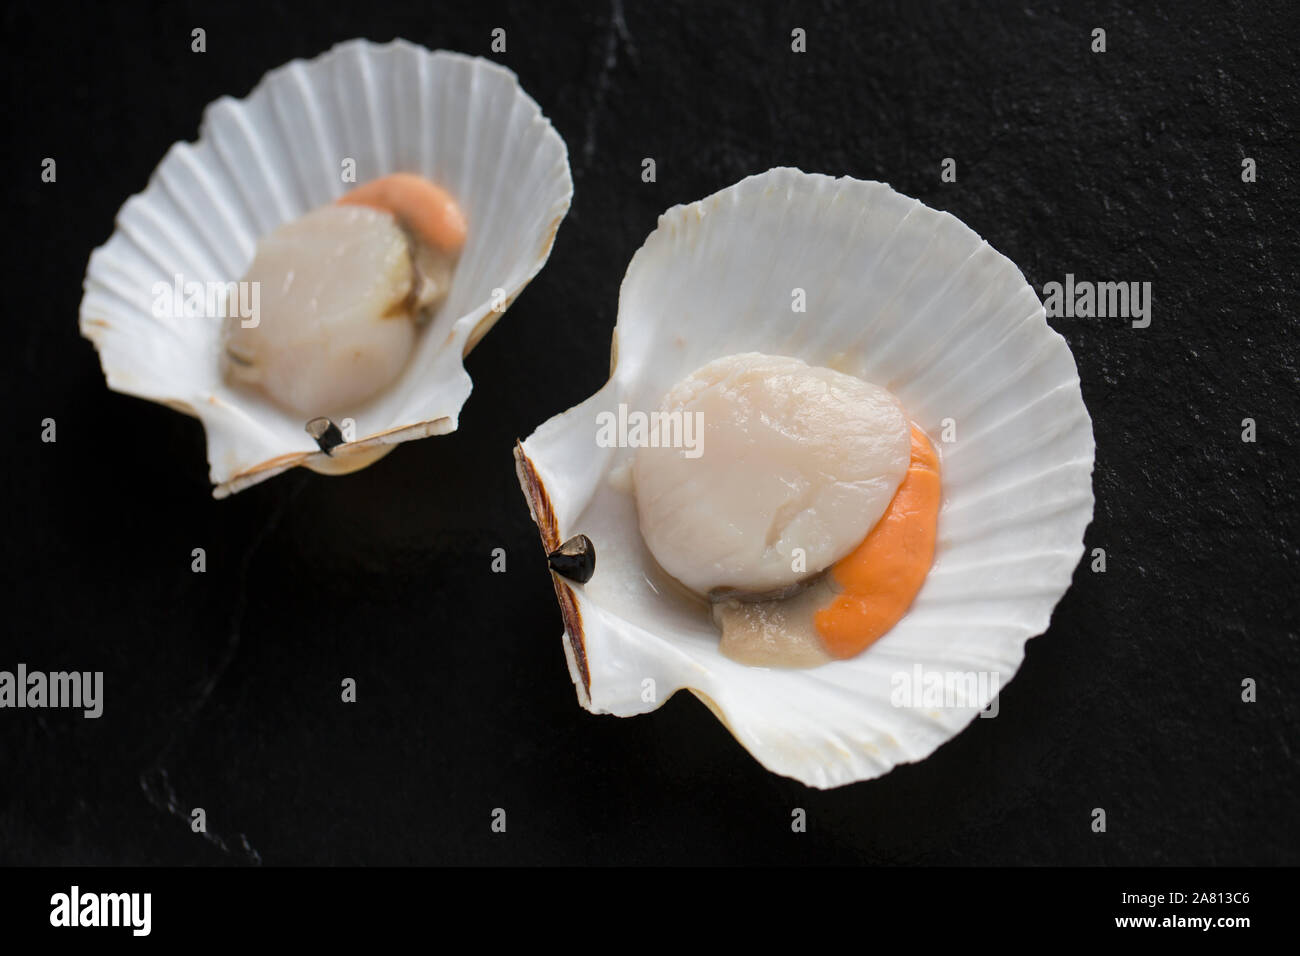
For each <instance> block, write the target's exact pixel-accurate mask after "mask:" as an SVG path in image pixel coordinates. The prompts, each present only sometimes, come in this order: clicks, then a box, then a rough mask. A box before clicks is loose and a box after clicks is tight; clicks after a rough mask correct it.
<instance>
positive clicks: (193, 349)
mask: <svg viewBox="0 0 1300 956" xmlns="http://www.w3.org/2000/svg"><path fill="white" fill-rule="evenodd" d="M393 173H411V174H415V175H417V176H420V177H423V178H424V179H426V180H428V181H429V182H432V183H434V184H437V185H438V186H440V187H442V188H443V189H445V190H446V191H447V193H449V194H450V195H451V197H453V198H454V200H455V202H456V203H457V204H458V205H459V207H460V209H461V210H462V211H463V214H464V217H465V220H466V222H467V223H468V228H467V233H466V237H465V243H464V247H463V249H461V250H460V251H459V255H458V258H456V259H455V261H454V271H453V272H451V274H450V276H445V275H443V276H439V275H438V274H437V270H436V269H435V268H426V269H425V270H424V271H423V273H422V275H421V276H419V278H420V279H421V281H422V282H424V283H425V285H423V286H422V287H423V288H425V289H426V290H427V288H428V286H427V283H428V282H433V283H434V284H435V285H437V284H438V283H439V282H441V283H442V284H443V285H444V286H445V287H443V288H440V289H437V290H436V296H435V297H434V298H430V299H429V300H427V301H426V302H425V305H427V306H430V307H429V308H427V309H426V310H425V311H424V312H423V313H422V314H419V315H418V316H413V317H412V318H414V319H415V320H416V325H415V326H414V327H401V326H398V325H393V326H390V327H382V326H379V325H371V326H365V328H364V329H363V331H365V332H366V334H364V335H362V336H361V338H359V339H353V340H349V341H348V342H347V343H345V344H347V345H348V346H349V347H353V346H355V347H358V348H360V349H361V351H362V352H363V353H366V354H367V355H368V356H369V357H370V358H371V359H373V360H374V361H375V362H376V363H378V364H379V365H381V366H382V368H379V369H378V370H377V371H375V372H374V374H373V381H369V382H359V383H354V384H356V385H357V387H356V388H354V389H351V390H348V389H342V390H341V391H340V392H329V391H326V392H324V393H321V392H319V391H317V390H315V389H314V387H311V385H310V383H308V385H304V386H303V387H302V388H300V389H297V390H294V389H289V388H287V387H285V388H277V387H276V385H275V384H274V383H273V384H272V385H271V387H270V388H269V389H268V387H267V381H266V379H265V377H264V374H265V373H266V372H267V368H268V367H269V366H271V365H274V364H275V362H272V361H266V362H264V363H263V365H264V367H257V365H258V363H257V362H256V361H255V360H254V358H256V357H250V355H249V354H248V352H247V350H248V349H250V348H253V347H254V345H256V344H257V343H255V342H254V343H253V344H250V342H251V341H252V340H244V339H243V338H242V337H240V336H239V335H238V334H236V336H235V338H234V341H233V345H234V349H233V351H230V352H228V351H227V349H226V346H227V345H228V344H232V341H231V339H230V337H229V335H228V329H227V328H226V325H227V322H226V313H228V312H233V311H234V308H235V306H236V304H238V305H240V306H243V305H248V304H249V301H248V300H250V299H251V298H252V297H251V296H249V297H247V299H241V298H240V294H241V293H242V291H243V289H242V287H238V288H237V289H236V291H235V293H234V294H229V293H226V292H225V291H224V290H227V289H228V288H231V287H232V286H231V285H228V284H235V283H237V282H238V280H240V278H241V277H243V276H245V274H246V273H247V272H248V269H249V265H250V263H252V262H253V259H254V253H255V251H256V250H257V247H258V242H259V240H261V239H263V238H265V237H268V236H270V235H271V234H272V233H273V232H275V231H276V230H277V229H279V228H281V227H284V226H285V225H286V224H289V223H293V222H294V221H295V220H299V219H300V218H301V217H304V216H306V215H308V214H311V213H313V212H314V211H319V210H322V209H330V208H332V207H331V204H333V203H334V202H335V201H336V200H338V199H339V198H340V197H342V196H343V195H344V194H345V193H346V192H348V191H349V190H351V189H353V188H355V187H357V186H363V185H364V184H366V183H368V182H372V181H375V180H379V179H380V178H381V177H385V176H388V175H389V174H393ZM572 195H573V184H572V178H571V176H570V172H569V165H568V152H567V150H566V148H565V145H564V141H563V140H562V139H561V138H560V136H559V134H558V133H557V132H556V131H555V129H554V128H553V127H552V126H551V124H550V123H549V122H548V121H547V120H546V118H545V117H544V116H543V115H542V112H541V109H540V108H539V107H538V105H537V103H535V102H534V101H533V100H532V99H531V98H530V97H529V96H528V95H527V94H526V93H525V92H524V91H523V90H522V89H521V88H520V86H519V83H518V80H517V79H516V78H515V75H514V74H513V73H511V72H510V71H509V70H507V69H505V68H504V67H501V66H499V65H497V64H494V63H491V62H489V61H487V60H483V59H480V58H476V57H469V56H464V55H462V54H458V53H449V52H445V51H438V52H431V51H429V50H426V49H424V48H423V47H420V46H417V45H415V44H412V43H408V42H405V41H400V40H395V41H393V42H391V43H387V44H374V43H369V42H367V41H362V40H354V41H349V42H347V43H343V44H340V45H338V46H336V47H334V48H333V49H332V50H330V51H329V52H327V53H325V54H323V55H321V56H319V57H316V58H315V59H313V60H306V61H303V60H295V61H293V62H291V63H288V64H286V65H284V66H282V67H280V68H278V69H276V70H273V71H272V72H270V73H268V74H267V75H266V77H265V78H263V80H262V81H261V82H260V83H259V84H258V85H257V87H256V88H255V89H254V90H253V91H252V93H250V94H249V95H248V97H246V98H245V99H242V100H235V99H231V98H229V97H223V98H221V99H219V100H217V101H216V102H214V103H213V104H211V105H210V106H209V107H208V109H207V110H206V111H205V113H204V117H203V123H202V126H201V128H200V132H199V139H198V141H197V142H195V143H177V144H175V145H174V146H172V148H171V149H170V150H169V151H168V152H167V155H166V156H165V157H164V158H163V160H162V162H161V163H160V164H159V166H158V168H157V169H156V170H155V171H154V173H153V176H152V177H151V178H150V181H149V185H148V186H147V187H146V189H145V190H144V192H142V193H140V194H139V195H136V196H132V197H131V198H130V199H128V200H127V201H126V203H125V205H123V206H122V208H121V210H120V211H119V212H118V215H117V223H116V226H117V228H116V231H115V232H114V233H113V235H112V237H111V238H110V239H109V240H108V242H107V243H105V244H104V245H103V246H101V247H100V248H98V249H96V250H95V251H94V253H93V254H92V255H91V257H90V263H89V265H88V267H87V270H86V279H85V294H84V297H83V299H82V302H81V316H80V326H81V332H82V334H83V335H84V336H86V337H87V338H89V339H90V340H91V341H92V342H94V344H95V347H96V349H97V350H98V352H99V357H100V363H101V365H102V366H103V370H104V376H105V379H106V380H107V382H108V385H109V387H110V388H112V389H114V390H116V391H120V392H125V393H128V394H131V395H137V396H140V397H142V398H147V399H150V400H152V401H156V402H161V403H163V404H166V405H169V406H171V407H173V408H175V409H177V410H179V411H182V412H185V413H186V414H189V415H193V416H195V417H197V418H199V419H200V420H201V421H202V422H203V426H204V430H205V432H206V436H207V447H208V463H209V471H210V477H211V480H212V483H213V485H214V486H215V487H214V490H213V494H214V495H215V496H216V497H224V496H226V495H228V494H232V493H234V492H237V491H240V490H242V489H244V488H247V487H249V486H250V485H252V484H255V483H257V482H259V481H262V480H265V479H266V478H269V477H271V476H273V475H276V474H279V473H280V472H283V471H285V470H286V469H288V468H291V467H294V466H296V465H303V466H306V467H308V468H311V469H313V470H315V471H320V472H324V473H330V474H338V473H345V472H348V471H354V470H356V469H357V468H361V467H365V466H366V465H368V464H370V463H371V462H373V461H375V460H376V459H378V458H379V457H381V456H383V455H384V454H386V453H387V452H388V451H391V450H392V448H393V447H395V446H396V445H397V444H398V443H400V442H404V441H410V440H412V439H416V438H424V437H427V436H431V435H440V434H445V433H447V432H451V431H454V430H455V429H456V427H457V422H458V418H459V414H460V409H461V406H462V405H463V404H464V402H465V400H466V398H467V397H468V396H469V393H470V390H471V388H472V383H471V382H470V378H469V375H468V374H467V373H466V371H465V367H464V362H463V358H464V356H465V355H466V354H467V353H468V352H469V350H470V349H472V348H473V347H474V345H475V344H477V342H478V341H479V339H481V338H482V336H483V335H484V334H486V333H487V331H488V330H489V329H490V328H491V327H492V326H493V324H494V323H495V322H496V321H497V319H499V318H500V316H501V314H502V313H503V312H504V311H505V309H506V307H508V306H509V304H510V303H511V302H513V301H514V299H515V297H516V296H518V295H519V293H520V292H521V291H522V290H523V288H524V286H526V285H527V284H528V282H529V281H530V280H531V279H532V278H533V276H535V275H536V274H537V272H538V271H539V270H540V269H541V268H542V266H543V265H544V264H545V262H546V259H547V257H548V256H549V255H550V250H551V246H552V244H553V243H554V240H555V234H556V231H557V230H558V228H559V225H560V222H561V221H562V220H563V219H564V216H565V214H566V213H567V211H568V208H569V202H570V199H571V197H572ZM354 215H359V216H362V217H364V215H365V214H364V213H357V212H356V211H355V210H354ZM377 228H382V227H377ZM290 273H292V269H287V270H286V269H284V268H281V269H280V271H278V272H274V273H267V274H268V275H270V274H274V275H288V274H290ZM395 281H397V282H398V283H399V284H400V281H403V280H402V279H401V277H400V276H399V277H398V278H397V280H395ZM192 288H194V289H198V290H199V291H200V294H199V295H198V296H197V298H195V299H191V297H190V294H189V291H190V289H192ZM259 288H260V286H259ZM172 290H175V293H174V294H173V292H172ZM213 290H217V292H216V293H215V294H213ZM370 291H371V292H374V291H375V290H373V289H372V290H370ZM218 301H220V306H219V308H218V307H216V306H215V305H214V303H216V302H218ZM194 302H197V303H198V304H197V305H192V303H194ZM240 314H241V316H242V313H240ZM383 321H394V320H391V319H383ZM401 321H407V320H406V319H404V318H403V319H402V320H401ZM362 326H364V323H362ZM347 328H348V330H349V334H352V333H356V332H357V329H358V326H357V325H355V324H354V325H352V326H348V327H347ZM376 331H377V332H378V333H379V334H381V335H382V336H384V337H387V339H392V341H387V340H386V341H385V342H381V343H376V341H375V339H374V338H373V337H367V336H368V335H369V333H372V332H376ZM394 336H395V337H394ZM262 344H265V343H262ZM258 347H260V346H258ZM367 350H369V351H367ZM292 354H293V350H292V349H289V350H287V351H284V350H282V351H281V352H279V353H274V352H272V353H265V354H262V355H261V356H260V357H261V358H262V359H266V358H267V355H270V356H271V357H272V358H274V359H277V360H278V359H283V358H284V357H285V355H290V356H292ZM232 360H233V361H234V362H235V364H236V365H241V360H244V361H243V363H242V365H241V369H242V370H243V371H246V372H248V371H249V369H250V368H251V369H252V370H253V372H256V373H257V374H256V375H254V374H252V372H249V374H246V375H243V376H240V375H238V374H235V375H232V374H228V372H229V363H230V362H231V361H232ZM281 364H283V363H281ZM321 368H323V369H324V370H325V372H326V373H328V374H344V372H345V371H346V370H345V369H344V370H343V371H340V369H341V366H339V365H330V364H329V363H328V362H322V363H321ZM280 372H281V373H282V372H283V368H280ZM291 377H292V376H290V378H291ZM245 379H257V381H247V380H245ZM285 381H287V379H286V378H285V376H284V375H283V374H281V375H280V377H279V378H278V379H276V380H275V382H278V383H279V384H284V382H285ZM371 386H373V387H371ZM331 398H338V399H339V400H338V401H331V400H330V399H331ZM318 404H328V405H330V406H331V407H328V408H317V407H316V406H317V405H318ZM322 420H323V421H322Z"/></svg>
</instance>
